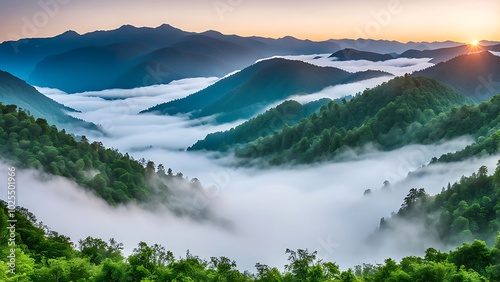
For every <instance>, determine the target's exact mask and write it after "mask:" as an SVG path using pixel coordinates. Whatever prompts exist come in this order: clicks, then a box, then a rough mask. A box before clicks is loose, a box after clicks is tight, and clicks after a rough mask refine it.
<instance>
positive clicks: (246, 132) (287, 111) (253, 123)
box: [188, 98, 331, 151]
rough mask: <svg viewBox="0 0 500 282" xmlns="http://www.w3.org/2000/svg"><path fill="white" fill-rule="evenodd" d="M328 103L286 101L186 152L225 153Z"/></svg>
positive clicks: (306, 115) (214, 135)
mask: <svg viewBox="0 0 500 282" xmlns="http://www.w3.org/2000/svg"><path fill="white" fill-rule="evenodd" d="M330 101H331V100H330V99H326V98H325V99H321V100H318V101H313V102H310V103H307V104H305V105H302V104H300V103H299V102H296V101H294V100H287V101H285V102H283V103H281V104H279V105H278V106H276V107H275V108H272V109H270V110H268V111H266V112H265V113H263V114H260V115H258V116H256V117H254V118H252V119H250V120H248V121H246V122H244V123H243V124H240V125H238V126H237V127H235V128H231V129H230V130H227V131H224V132H215V133H211V134H208V135H207V136H206V137H205V139H203V140H199V141H198V142H196V143H195V144H194V145H193V146H191V147H189V148H188V151H197V150H209V151H227V150H228V149H230V148H231V147H233V146H235V145H237V144H244V143H248V142H252V141H254V140H256V139H258V138H259V137H266V136H268V135H271V134H273V133H274V132H276V131H278V130H281V129H282V128H283V127H284V126H292V125H294V124H296V123H297V122H299V121H300V120H301V119H303V118H305V117H308V116H309V115H311V114H312V113H314V112H317V111H319V109H320V108H321V107H322V106H324V105H326V104H328V103H329V102H330Z"/></svg>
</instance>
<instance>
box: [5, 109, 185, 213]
mask: <svg viewBox="0 0 500 282" xmlns="http://www.w3.org/2000/svg"><path fill="white" fill-rule="evenodd" d="M0 157H1V158H3V159H7V160H8V161H9V162H10V163H12V164H14V165H16V166H17V167H19V168H34V169H41V170H43V171H45V172H47V173H50V174H54V175H59V176H63V177H65V178H68V179H70V180H73V181H75V182H76V183H78V184H79V185H81V186H83V187H86V188H89V189H90V190H92V191H93V192H94V193H95V194H97V195H98V196H100V197H102V198H103V199H104V200H106V201H107V202H108V203H109V204H112V205H115V204H120V203H126V202H130V201H132V200H135V201H138V202H146V201H150V200H152V199H166V198H167V197H168V195H167V190H168V187H167V185H166V184H165V181H161V179H160V177H161V176H164V174H165V171H164V170H162V171H161V172H162V173H163V174H161V173H160V171H159V174H158V175H157V174H156V173H155V167H154V163H152V162H149V163H147V164H146V163H145V162H144V163H141V162H139V161H137V160H134V159H133V158H131V157H130V156H129V155H128V154H122V153H120V152H118V150H115V149H108V148H105V147H104V146H103V144H102V143H101V142H93V143H89V142H88V140H87V138H86V137H85V136H82V137H81V140H80V141H77V140H75V138H74V137H73V136H71V135H69V134H67V133H66V132H65V130H62V131H59V130H58V129H57V128H56V127H55V126H50V125H49V124H48V123H47V121H46V120H44V119H36V120H35V119H34V118H33V117H31V116H29V115H28V114H27V113H25V112H24V111H22V110H17V109H16V106H15V105H7V106H4V105H2V104H0ZM145 165H146V167H145ZM151 165H153V167H151ZM161 167H163V165H161ZM179 180H183V179H179ZM166 182H168V179H167V181H166ZM186 184H187V185H188V186H192V185H190V183H189V181H186ZM153 186H154V188H153Z"/></svg>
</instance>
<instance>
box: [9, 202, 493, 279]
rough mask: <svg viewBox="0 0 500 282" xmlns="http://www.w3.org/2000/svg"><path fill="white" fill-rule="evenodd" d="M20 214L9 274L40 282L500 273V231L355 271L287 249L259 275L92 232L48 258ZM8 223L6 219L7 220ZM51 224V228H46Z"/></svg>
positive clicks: (28, 218)
mask: <svg viewBox="0 0 500 282" xmlns="http://www.w3.org/2000/svg"><path fill="white" fill-rule="evenodd" d="M0 206H1V209H0V211H1V212H0V219H2V218H5V213H6V207H5V203H3V202H0ZM18 210H19V211H17V212H16V219H17V220H18V223H22V224H23V228H20V229H23V230H24V231H22V232H19V231H18V229H17V228H16V244H17V245H16V273H15V274H12V273H9V272H8V271H9V268H8V266H7V264H6V258H7V256H6V251H7V242H6V241H1V243H0V253H1V255H2V256H1V257H0V279H1V281H8V282H10V281H35V282H38V281H40V282H52V281H58V282H66V281H67V282H69V281H79V282H85V281H98V282H131V281H189V282H193V281H196V282H198V281H201V282H216V281H217V282H220V281H227V282H233V281H234V282H250V281H256V282H287V281H301V282H302V281H308V282H328V281H360V282H361V281H370V282H377V281H425V282H429V281H430V282H432V281H439V282H441V281H450V282H452V281H453V282H454V281H472V282H476V281H498V277H499V273H500V250H499V247H500V234H499V236H497V238H496V241H495V244H494V246H493V247H492V248H488V247H487V245H486V244H485V242H484V241H479V240H477V241H474V242H473V243H472V244H468V243H465V244H463V245H462V246H461V247H459V248H457V249H455V250H453V251H451V252H449V253H442V252H440V251H437V250H435V249H428V250H427V251H426V254H425V257H424V258H419V257H405V258H403V259H402V260H401V262H400V263H398V262H396V261H394V260H392V259H386V260H385V261H384V264H378V265H370V264H363V265H362V266H356V267H355V270H352V269H348V270H345V271H341V270H340V269H339V267H338V266H337V265H336V264H335V263H333V262H324V261H321V260H318V259H317V258H316V252H309V251H308V250H302V249H299V250H297V251H294V250H290V249H287V250H286V252H285V253H286V254H287V255H288V261H289V263H288V264H287V265H286V266H285V271H284V272H280V271H279V270H278V269H277V268H275V267H269V266H267V265H263V264H260V263H257V264H256V273H255V274H254V275H252V274H249V273H248V272H241V271H240V270H238V269H237V266H236V262H234V261H232V260H231V259H229V258H227V257H224V256H222V257H212V258H211V259H210V261H208V262H207V261H204V260H201V259H200V258H198V257H196V256H193V255H191V254H190V253H189V251H188V252H187V254H186V256H185V258H178V259H175V258H174V255H173V254H172V253H171V252H169V251H166V250H165V248H163V247H162V246H161V245H158V244H153V245H148V244H146V243H144V242H140V243H139V244H138V246H137V248H135V249H134V251H133V253H132V254H131V255H130V256H129V257H128V258H127V259H124V258H123V257H122V255H121V247H122V245H121V244H120V243H117V242H116V241H114V240H113V239H111V240H109V242H105V241H103V240H102V239H98V238H92V237H87V238H85V239H84V240H80V241H79V248H78V250H73V251H72V252H67V253H60V256H58V257H52V258H48V257H45V256H44V255H43V254H46V253H51V250H50V249H51V248H52V245H50V244H44V243H43V242H46V241H53V240H55V239H54V238H53V236H51V235H49V233H55V232H50V231H43V230H42V232H41V233H42V235H41V236H42V237H41V238H39V242H38V243H37V244H34V243H32V244H31V245H26V244H25V243H23V242H29V241H30V240H28V238H27V236H30V235H29V234H37V232H39V231H40V230H41V229H40V228H39V227H37V226H35V224H33V222H34V221H35V219H36V217H35V216H34V215H33V214H31V213H29V212H28V211H27V210H25V209H21V208H18ZM0 223H1V224H2V226H0V227H2V228H5V227H6V226H5V225H6V221H5V220H0ZM45 229H47V228H45Z"/></svg>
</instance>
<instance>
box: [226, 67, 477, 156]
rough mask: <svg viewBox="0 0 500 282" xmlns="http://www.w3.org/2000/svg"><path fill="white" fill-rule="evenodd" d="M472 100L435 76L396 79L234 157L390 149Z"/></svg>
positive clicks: (241, 149)
mask: <svg viewBox="0 0 500 282" xmlns="http://www.w3.org/2000/svg"><path fill="white" fill-rule="evenodd" d="M468 103H472V101H471V100H469V99H468V98H466V97H465V96H464V95H462V94H461V93H458V92H456V91H454V90H452V89H451V88H449V87H447V86H445V85H442V84H441V83H439V82H437V81H435V80H432V79H428V78H424V77H413V76H410V75H405V76H404V77H396V78H394V79H392V80H390V81H389V82H387V83H383V84H381V85H380V86H377V87H375V88H373V89H370V90H366V91H364V92H363V93H362V94H360V95H358V96H356V97H354V98H353V99H352V100H351V101H349V102H346V103H345V104H343V105H338V104H333V103H330V104H329V105H328V107H327V108H324V109H323V110H322V111H321V112H320V114H313V115H312V116H310V117H309V118H307V119H305V120H303V121H301V122H300V123H299V124H297V125H295V126H293V127H285V128H284V129H283V130H282V131H281V132H279V133H278V134H274V135H273V136H269V137H266V138H263V139H261V140H259V141H257V142H253V143H250V144H248V145H246V146H244V147H242V148H240V149H237V150H236V155H237V156H239V157H243V158H250V159H252V158H256V157H266V158H268V159H269V160H270V163H271V164H282V163H290V162H292V163H310V162H314V161H321V160H328V159H331V158H333V157H334V156H335V155H336V154H338V153H340V152H341V151H342V150H340V149H341V148H342V147H343V146H348V147H359V146H362V145H364V144H367V143H374V144H376V145H377V146H378V147H379V148H381V149H384V150H390V149H394V148H397V147H401V146H403V145H405V144H408V143H412V142H415V140H414V139H412V136H410V134H407V133H408V132H413V130H416V129H417V128H420V127H421V126H422V125H425V124H426V123H427V122H429V121H430V120H431V119H432V118H435V117H436V116H438V115H439V114H440V113H443V112H446V111H449V110H451V108H453V107H454V106H460V105H464V104H468ZM436 141H437V140H436Z"/></svg>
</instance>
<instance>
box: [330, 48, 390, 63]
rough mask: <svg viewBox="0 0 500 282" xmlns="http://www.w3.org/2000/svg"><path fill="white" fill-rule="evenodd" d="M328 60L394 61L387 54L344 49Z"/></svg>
mask: <svg viewBox="0 0 500 282" xmlns="http://www.w3.org/2000/svg"><path fill="white" fill-rule="evenodd" d="M328 58H337V60H339V61H350V60H367V61H372V62H378V61H387V60H391V59H394V57H393V56H392V55H389V54H379V53H374V52H367V51H360V50H356V49H352V48H345V49H342V50H340V51H337V52H335V53H333V54H331V55H330V56H329V57H328Z"/></svg>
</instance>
